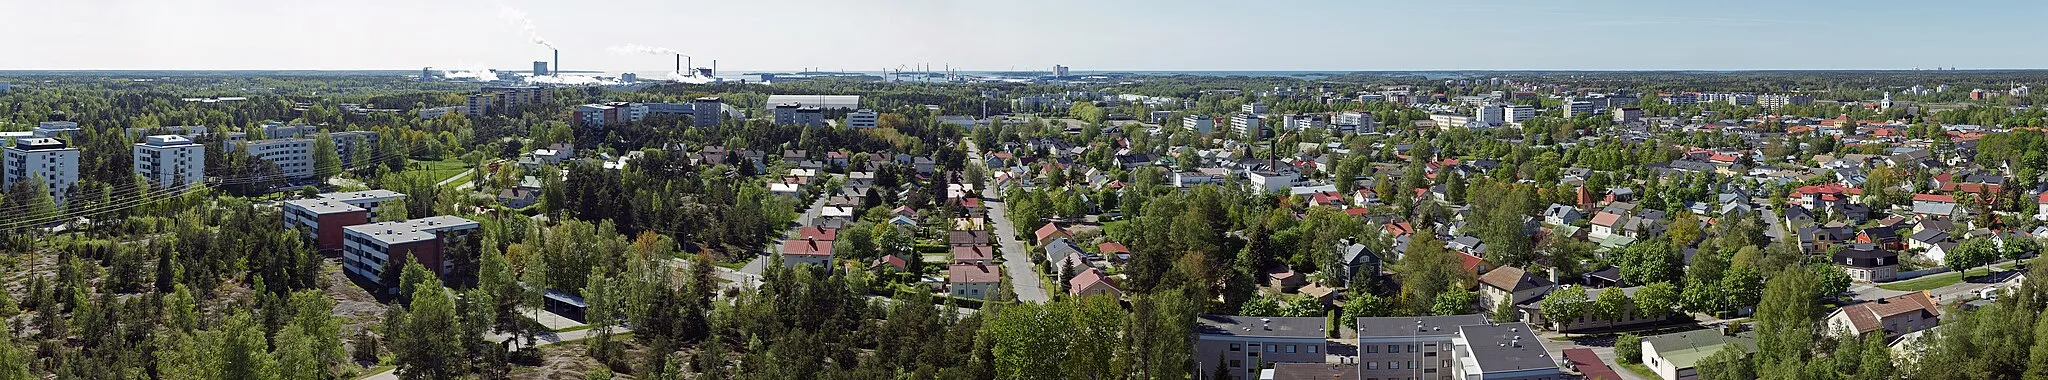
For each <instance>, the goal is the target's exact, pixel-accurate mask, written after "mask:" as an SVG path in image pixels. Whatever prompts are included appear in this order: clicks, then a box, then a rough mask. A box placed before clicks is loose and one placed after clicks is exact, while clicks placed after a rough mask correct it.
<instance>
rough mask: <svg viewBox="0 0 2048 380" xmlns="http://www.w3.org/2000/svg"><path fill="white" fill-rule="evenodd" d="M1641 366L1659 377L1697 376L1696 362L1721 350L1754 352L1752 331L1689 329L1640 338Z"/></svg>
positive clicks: (1668, 379) (1683, 379) (1674, 379)
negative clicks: (1724, 331) (1730, 331)
mask: <svg viewBox="0 0 2048 380" xmlns="http://www.w3.org/2000/svg"><path fill="white" fill-rule="evenodd" d="M1642 345H1643V349H1642V352H1643V359H1642V363H1643V366H1644V367H1650V371H1651V372H1655V373H1657V377H1658V378H1661V379H1663V380H1689V379H1697V378H1699V376H1700V374H1699V368H1698V365H1699V362H1700V360H1702V359H1706V358H1707V357H1708V356H1713V355H1714V354H1715V353H1719V352H1721V350H1723V349H1738V350H1742V351H1743V352H1744V353H1756V333H1754V332H1742V333H1737V334H1732V335H1731V334H1723V333H1722V332H1720V331H1715V330H1693V331H1686V332H1678V333H1671V334H1664V335H1657V336H1649V337H1643V342H1642Z"/></svg>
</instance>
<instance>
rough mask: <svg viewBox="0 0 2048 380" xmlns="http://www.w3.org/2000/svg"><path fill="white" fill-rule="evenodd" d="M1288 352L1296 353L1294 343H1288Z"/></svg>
mask: <svg viewBox="0 0 2048 380" xmlns="http://www.w3.org/2000/svg"><path fill="white" fill-rule="evenodd" d="M1287 353H1290V354H1292V353H1294V345H1292V344H1290V345H1287Z"/></svg>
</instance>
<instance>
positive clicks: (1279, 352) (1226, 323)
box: [1192, 315, 1329, 379]
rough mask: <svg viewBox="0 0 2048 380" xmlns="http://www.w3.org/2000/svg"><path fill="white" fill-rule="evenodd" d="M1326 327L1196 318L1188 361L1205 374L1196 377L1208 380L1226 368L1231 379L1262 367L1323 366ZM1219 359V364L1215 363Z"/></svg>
mask: <svg viewBox="0 0 2048 380" xmlns="http://www.w3.org/2000/svg"><path fill="white" fill-rule="evenodd" d="M1327 324H1328V321H1326V320H1325V319H1324V318H1322V317H1271V318H1260V317H1241V316H1232V315H1201V316H1197V317H1195V348H1194V356H1193V358H1192V359H1194V361H1195V367H1194V368H1204V369H1206V370H1202V371H1196V373H1197V375H1196V376H1200V377H1199V378H1200V379H1208V378H1209V377H1208V376H1209V375H1211V374H1213V373H1215V372H1214V371H1213V369H1216V368H1226V369H1228V371H1230V372H1231V373H1232V374H1233V376H1237V377H1239V378H1249V377H1252V376H1255V375H1257V373H1258V371H1259V369H1260V366H1263V365H1266V364H1278V363H1327V362H1328V361H1329V356H1328V354H1329V341H1327V340H1325V339H1326V338H1327V337H1328V336H1329V332H1328V331H1326V330H1324V328H1325V327H1326V326H1327ZM1219 358H1220V359H1221V360H1223V362H1222V363H1217V362H1216V360H1218V359H1219Z"/></svg>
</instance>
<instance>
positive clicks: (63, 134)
mask: <svg viewBox="0 0 2048 380" xmlns="http://www.w3.org/2000/svg"><path fill="white" fill-rule="evenodd" d="M77 132H78V123H75V122H69V121H45V122H42V123H41V124H37V125H36V128H35V129H33V130H31V131H30V133H31V134H32V135H33V136H35V137H48V138H53V139H55V138H67V139H68V138H71V134H72V133H77Z"/></svg>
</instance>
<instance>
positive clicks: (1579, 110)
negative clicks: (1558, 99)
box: [1564, 100, 1593, 117]
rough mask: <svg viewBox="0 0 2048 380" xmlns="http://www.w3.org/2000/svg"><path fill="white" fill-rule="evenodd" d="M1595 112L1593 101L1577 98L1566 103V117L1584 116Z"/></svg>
mask: <svg viewBox="0 0 2048 380" xmlns="http://www.w3.org/2000/svg"><path fill="white" fill-rule="evenodd" d="M1592 114H1593V102H1588V101H1584V100H1576V101H1572V102H1570V103H1565V105H1564V117H1584V116H1586V115H1592Z"/></svg>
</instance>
